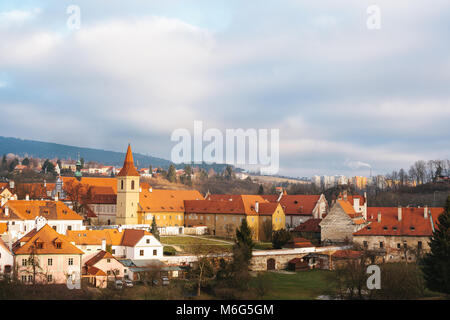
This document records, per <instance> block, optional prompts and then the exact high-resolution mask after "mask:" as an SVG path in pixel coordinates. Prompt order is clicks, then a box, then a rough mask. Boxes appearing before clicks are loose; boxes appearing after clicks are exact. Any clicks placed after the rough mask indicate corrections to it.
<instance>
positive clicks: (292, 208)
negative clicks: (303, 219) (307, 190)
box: [261, 194, 320, 215]
mask: <svg viewBox="0 0 450 320" xmlns="http://www.w3.org/2000/svg"><path fill="white" fill-rule="evenodd" d="M261 197H263V198H264V199H266V200H268V201H270V202H276V201H277V200H278V198H279V197H280V196H279V195H273V194H271V195H262V196H261ZM319 199H320V194H319V195H317V194H315V195H302V194H298V195H290V194H283V196H282V197H281V200H280V203H281V206H282V207H283V210H284V213H285V214H287V215H312V214H313V210H314V208H315V207H316V205H317V202H318V201H319Z"/></svg>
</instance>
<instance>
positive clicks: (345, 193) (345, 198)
mask: <svg viewBox="0 0 450 320" xmlns="http://www.w3.org/2000/svg"><path fill="white" fill-rule="evenodd" d="M344 201H347V190H345V191H344Z"/></svg>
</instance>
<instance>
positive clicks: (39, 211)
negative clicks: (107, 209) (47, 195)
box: [0, 200, 83, 220]
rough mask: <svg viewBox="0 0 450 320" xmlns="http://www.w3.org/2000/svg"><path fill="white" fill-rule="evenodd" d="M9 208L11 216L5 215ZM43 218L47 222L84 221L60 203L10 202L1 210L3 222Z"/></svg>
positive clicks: (37, 201)
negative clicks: (6, 209)
mask: <svg viewBox="0 0 450 320" xmlns="http://www.w3.org/2000/svg"><path fill="white" fill-rule="evenodd" d="M5 207H8V208H9V215H8V216H6V214H5ZM38 216H42V217H45V218H46V219H47V220H83V217H82V216H80V215H79V214H77V213H76V212H75V211H73V210H71V209H69V207H68V206H66V205H65V204H64V203H63V202H60V201H39V200H29V201H27V200H10V201H8V202H6V203H5V204H4V205H3V207H2V208H1V212H0V219H1V220H34V219H35V218H36V217H38Z"/></svg>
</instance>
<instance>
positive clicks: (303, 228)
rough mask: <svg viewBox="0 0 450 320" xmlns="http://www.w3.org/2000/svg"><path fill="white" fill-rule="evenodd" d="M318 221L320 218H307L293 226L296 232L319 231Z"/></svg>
mask: <svg viewBox="0 0 450 320" xmlns="http://www.w3.org/2000/svg"><path fill="white" fill-rule="evenodd" d="M320 221H322V219H308V220H306V221H305V222H303V223H302V224H300V225H298V226H297V227H295V228H294V231H296V232H316V233H318V232H320V225H319V223H320Z"/></svg>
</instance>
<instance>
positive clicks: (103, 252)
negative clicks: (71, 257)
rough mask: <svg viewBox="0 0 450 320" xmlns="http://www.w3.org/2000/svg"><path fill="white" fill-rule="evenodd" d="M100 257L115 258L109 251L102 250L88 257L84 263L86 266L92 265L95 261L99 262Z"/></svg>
mask: <svg viewBox="0 0 450 320" xmlns="http://www.w3.org/2000/svg"><path fill="white" fill-rule="evenodd" d="M102 259H116V258H114V256H113V255H112V254H111V253H109V252H106V251H103V250H102V251H100V252H99V253H97V254H96V255H95V256H93V257H92V258H90V259H89V260H88V261H86V262H85V263H84V264H85V265H87V266H94V265H95V264H96V263H97V262H99V261H100V260H102Z"/></svg>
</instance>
